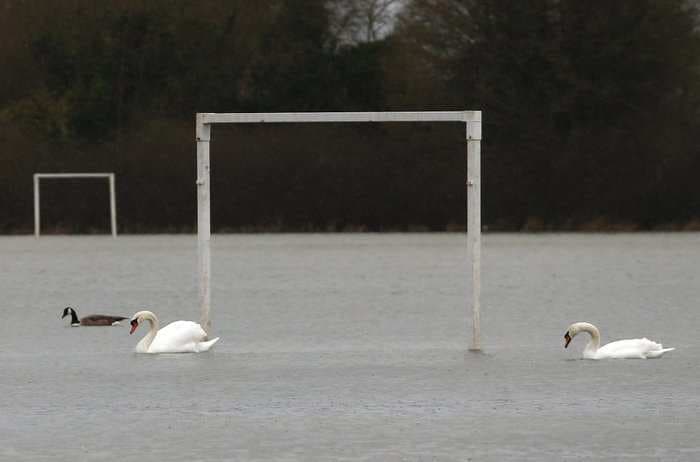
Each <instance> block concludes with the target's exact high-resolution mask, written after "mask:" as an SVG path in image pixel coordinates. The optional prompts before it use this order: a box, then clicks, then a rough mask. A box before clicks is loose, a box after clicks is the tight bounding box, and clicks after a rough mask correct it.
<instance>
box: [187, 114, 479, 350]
mask: <svg viewBox="0 0 700 462" xmlns="http://www.w3.org/2000/svg"><path fill="white" fill-rule="evenodd" d="M324 122H325V123H340V122H365V123H367V122H375V123H380V122H461V123H464V124H465V126H466V131H465V133H466V143H467V178H466V184H467V259H468V261H469V267H470V272H471V279H472V300H471V305H472V343H471V346H470V348H469V349H470V350H473V351H480V350H481V326H480V301H481V111H416V112H272V113H197V116H196V139H197V242H198V269H199V306H200V310H201V320H200V323H201V325H202V327H204V330H206V331H207V332H209V331H210V328H211V320H210V318H209V311H210V308H211V248H210V242H211V203H210V169H211V167H210V162H209V143H210V141H211V126H212V125H214V124H241V123H242V124H264V123H324Z"/></svg>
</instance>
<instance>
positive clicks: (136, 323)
mask: <svg viewBox="0 0 700 462" xmlns="http://www.w3.org/2000/svg"><path fill="white" fill-rule="evenodd" d="M137 327H139V322H138V321H137V320H136V319H132V320H131V330H130V331H129V335H131V334H133V333H134V331H135V330H136V328H137Z"/></svg>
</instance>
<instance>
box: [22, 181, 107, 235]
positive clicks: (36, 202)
mask: <svg viewBox="0 0 700 462" xmlns="http://www.w3.org/2000/svg"><path fill="white" fill-rule="evenodd" d="M33 177H34V235H35V236H36V237H39V235H40V234H41V214H40V213H39V211H40V202H41V199H40V189H39V180H41V179H42V178H107V180H108V181H109V217H110V227H111V231H112V237H117V198H116V194H115V187H114V183H115V181H114V173H92V172H90V173H35V174H34V175H33Z"/></svg>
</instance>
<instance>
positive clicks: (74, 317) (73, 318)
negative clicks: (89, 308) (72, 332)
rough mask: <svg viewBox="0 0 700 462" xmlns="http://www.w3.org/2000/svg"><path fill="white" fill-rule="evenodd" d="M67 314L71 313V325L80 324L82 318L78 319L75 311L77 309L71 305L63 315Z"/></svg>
mask: <svg viewBox="0 0 700 462" xmlns="http://www.w3.org/2000/svg"><path fill="white" fill-rule="evenodd" d="M66 314H70V323H71V325H77V324H80V319H78V315H77V314H76V313H75V310H74V309H73V308H71V307H70V306H69V307H67V308H66V309H65V311H64V313H63V316H65V315H66Z"/></svg>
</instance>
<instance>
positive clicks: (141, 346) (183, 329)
mask: <svg viewBox="0 0 700 462" xmlns="http://www.w3.org/2000/svg"><path fill="white" fill-rule="evenodd" d="M143 322H148V323H149V325H150V328H149V330H148V333H147V334H146V335H145V336H144V337H143V338H142V339H141V340H140V341H139V343H137V344H136V348H135V350H134V351H136V353H201V352H204V351H209V349H211V347H213V346H214V344H215V343H216V342H218V341H219V337H216V338H215V339H212V340H209V338H208V337H207V333H206V332H204V329H202V326H200V325H199V324H197V323H195V322H192V321H175V322H171V323H170V324H168V325H167V326H165V327H163V328H162V329H160V328H159V327H160V323H159V322H158V317H157V316H156V315H155V314H154V313H153V312H151V311H139V312H137V313H134V315H133V316H132V317H131V321H130V324H131V330H130V331H129V334H133V333H134V331H135V330H136V329H137V328H138V327H139V325H140V324H142V323H143Z"/></svg>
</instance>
